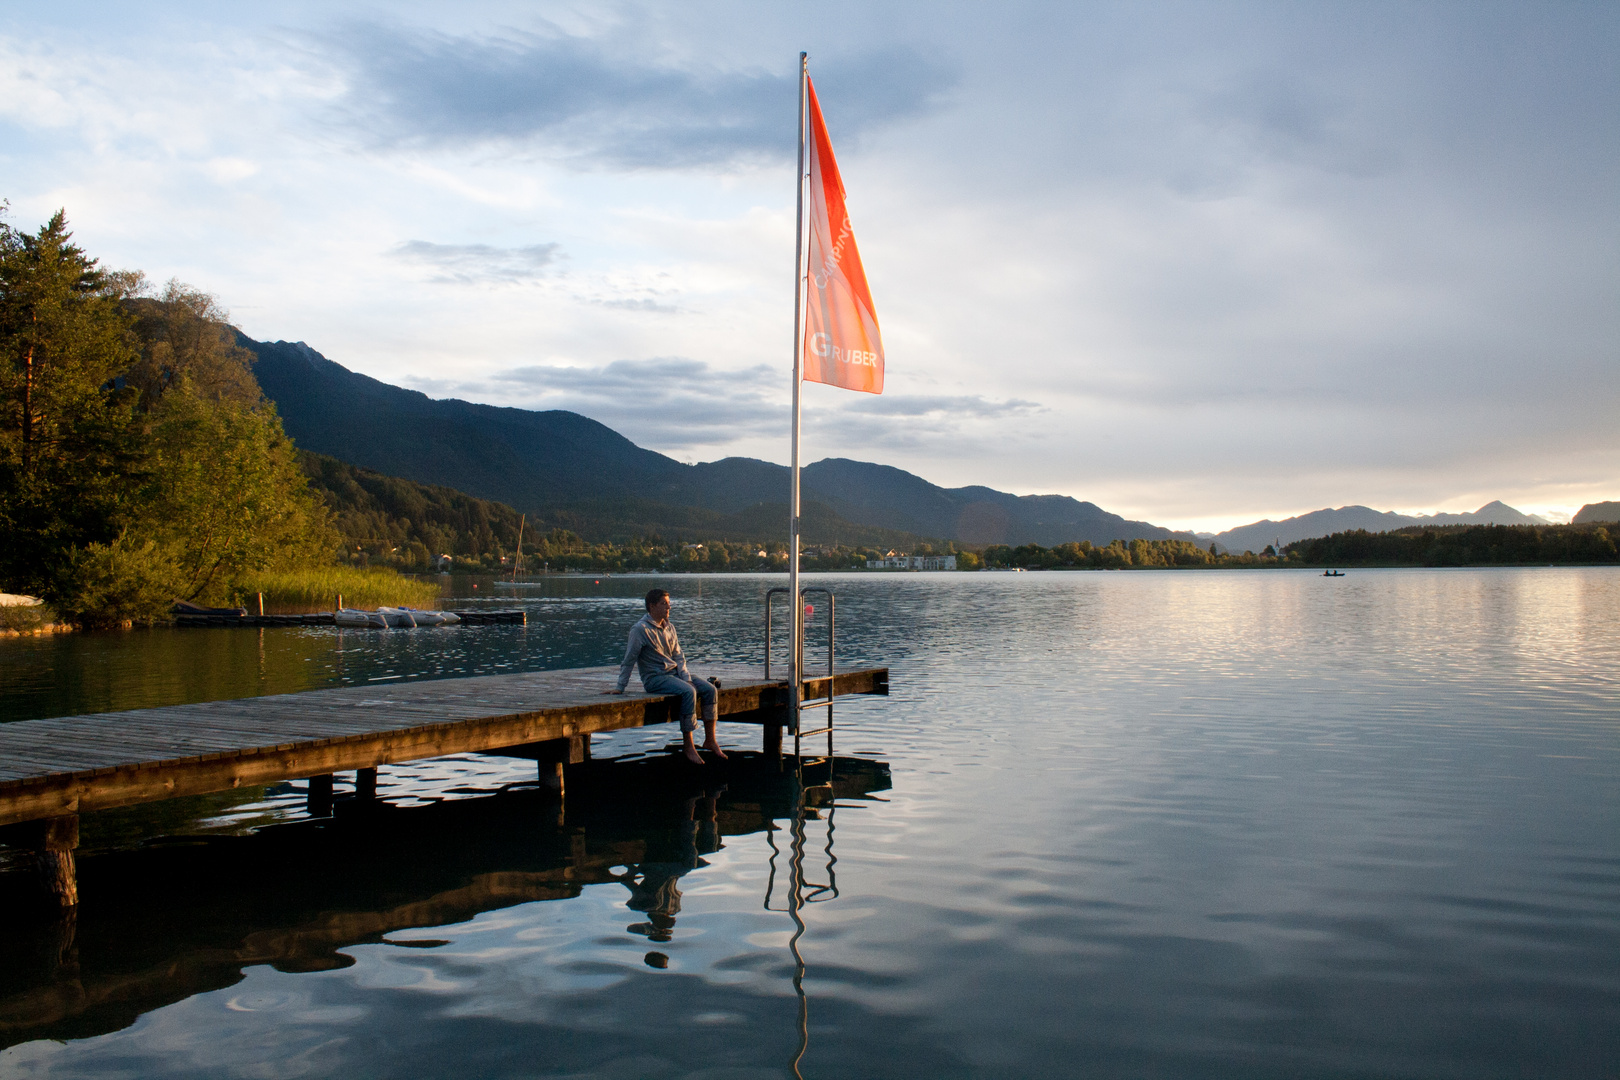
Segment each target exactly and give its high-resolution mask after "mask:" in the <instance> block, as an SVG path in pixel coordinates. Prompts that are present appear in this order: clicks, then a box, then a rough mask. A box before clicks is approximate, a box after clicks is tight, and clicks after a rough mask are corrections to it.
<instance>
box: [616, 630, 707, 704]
mask: <svg viewBox="0 0 1620 1080" xmlns="http://www.w3.org/2000/svg"><path fill="white" fill-rule="evenodd" d="M631 668H638V669H640V673H641V685H642V686H646V685H647V680H648V679H650V678H652V677H653V676H654V675H675V676H677V677H679V678H682V679H686V680H688V681H690V680H691V678H692V675H691V672H689V671H687V670H686V657H685V656H684V655H682V653H681V640H680V638H678V637H676V636H675V624H674V623H672V622H665V623H664V625H663V626H659V625H658V624H657V623H655V622H653V617H652V615H651V613H649V614H646V615H643V616H642V617H641V621H640V622H638V623H636V625H634V626H632V627H631V628H630V642H629V644H628V645H627V646H626V647H625V650H624V663H622V664H620V665H619V689H620V690H623V689H624V688H625V687H626V686H628V685H630V669H631Z"/></svg>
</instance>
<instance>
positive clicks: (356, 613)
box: [332, 607, 461, 629]
mask: <svg viewBox="0 0 1620 1080" xmlns="http://www.w3.org/2000/svg"><path fill="white" fill-rule="evenodd" d="M460 621H461V616H459V615H457V614H456V613H455V612H453V611H419V610H417V609H416V608H408V607H380V608H378V609H377V610H376V611H361V610H360V609H359V608H343V609H342V610H341V611H335V612H333V613H332V622H334V623H335V624H337V625H338V626H353V627H362V626H374V627H377V628H378V629H388V628H390V627H392V628H394V629H415V628H416V627H418V626H449V625H451V624H453V623H458V622H460Z"/></svg>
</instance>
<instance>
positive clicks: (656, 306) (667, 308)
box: [596, 297, 680, 315]
mask: <svg viewBox="0 0 1620 1080" xmlns="http://www.w3.org/2000/svg"><path fill="white" fill-rule="evenodd" d="M596 302H597V303H598V304H600V305H601V306H602V307H605V308H617V309H619V310H620V311H647V312H653V313H655V314H658V315H672V314H674V313H675V312H676V311H678V310H680V309H679V308H677V307H676V306H675V305H674V304H660V303H659V302H658V301H656V300H652V299H649V298H647V297H642V298H640V299H635V300H631V299H623V300H598V301H596Z"/></svg>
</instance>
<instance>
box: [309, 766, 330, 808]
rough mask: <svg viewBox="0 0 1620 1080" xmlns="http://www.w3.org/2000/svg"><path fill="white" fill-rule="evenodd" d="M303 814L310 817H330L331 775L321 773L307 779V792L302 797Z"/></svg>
mask: <svg viewBox="0 0 1620 1080" xmlns="http://www.w3.org/2000/svg"><path fill="white" fill-rule="evenodd" d="M304 812H305V813H307V814H309V816H310V817H331V816H332V774H331V773H322V774H321V775H319V776H312V777H310V778H309V790H308V792H307V793H306V794H305V795H304Z"/></svg>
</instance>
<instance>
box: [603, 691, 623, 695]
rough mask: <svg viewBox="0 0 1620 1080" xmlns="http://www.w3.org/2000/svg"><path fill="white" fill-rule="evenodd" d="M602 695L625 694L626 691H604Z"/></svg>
mask: <svg viewBox="0 0 1620 1080" xmlns="http://www.w3.org/2000/svg"><path fill="white" fill-rule="evenodd" d="M602 693H604V694H622V693H624V691H623V690H604V691H602Z"/></svg>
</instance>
